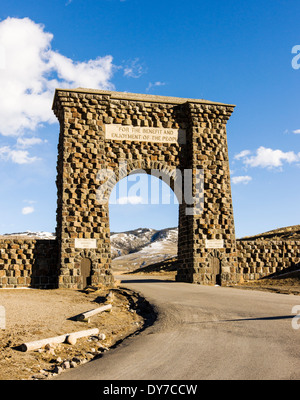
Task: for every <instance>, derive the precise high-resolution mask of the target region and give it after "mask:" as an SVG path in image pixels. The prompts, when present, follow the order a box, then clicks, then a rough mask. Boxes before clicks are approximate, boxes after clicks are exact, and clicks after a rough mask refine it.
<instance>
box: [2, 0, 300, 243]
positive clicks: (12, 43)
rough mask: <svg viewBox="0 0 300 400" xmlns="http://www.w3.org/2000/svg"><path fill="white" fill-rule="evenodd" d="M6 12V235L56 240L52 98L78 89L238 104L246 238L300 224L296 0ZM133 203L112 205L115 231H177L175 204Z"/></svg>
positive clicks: (236, 195) (236, 165) (232, 147)
mask: <svg viewBox="0 0 300 400" xmlns="http://www.w3.org/2000/svg"><path fill="white" fill-rule="evenodd" d="M1 3H2V4H1V10H0V88H1V90H0V179H1V186H0V187H1V189H0V190H1V192H0V194H1V196H0V233H9V232H20V231H24V230H32V231H36V230H39V231H42V230H43V231H54V229H55V224H56V222H55V214H56V186H55V179H56V157H57V142H58V131H59V126H58V123H57V121H56V119H55V117H54V116H53V113H52V111H51V105H52V99H53V94H54V89H55V87H69V88H75V87H79V86H81V87H91V88H100V89H112V90H116V91H127V92H133V93H149V94H157V95H165V96H177V97H187V98H197V99H198V98H204V99H207V100H212V101H220V102H225V103H230V104H236V106H237V107H236V109H235V112H234V113H233V115H232V117H231V119H230V121H229V123H228V147H229V157H230V168H231V177H232V196H233V206H234V216H235V225H236V234H237V237H241V236H245V235H251V234H256V233H260V232H263V231H266V230H269V229H273V228H277V227H282V226H288V225H295V224H299V223H300V222H299V219H300V218H299V217H300V212H299V200H300V185H299V174H300V118H299V115H300V102H299V93H300V68H298V67H300V57H299V54H300V25H299V17H300V3H299V1H298V0H288V1H283V0H272V1H271V0H270V1H269V0H261V1H257V0H252V1H251V2H245V1H240V2H238V1H236V0H235V1H233V0H227V1H225V0H224V1H223V0H218V1H216V0H212V1H209V2H208V1H201V0H189V1H186V2H182V1H178V0H172V1H169V0H160V1H157V0H152V1H148V0H123V1H120V0H98V1H95V0H93V1H90V0H72V1H68V0H51V1H47V0H45V1H33V0H31V1H30V0H28V1H26V2H24V1H13V0H12V1H10V2H1ZM297 46H299V47H297ZM136 197H141V196H139V195H137V196H136ZM133 202H135V203H136V204H127V205H126V204H125V205H124V204H114V205H111V206H110V219H111V230H112V231H122V230H127V229H133V228H138V227H153V228H156V229H159V228H163V227H168V226H176V224H177V218H178V215H177V213H178V205H177V204H167V205H166V204H162V205H151V206H150V205H147V204H139V203H140V201H139V200H138V199H136V198H133Z"/></svg>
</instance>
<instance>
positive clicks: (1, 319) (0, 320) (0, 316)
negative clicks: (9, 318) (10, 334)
mask: <svg viewBox="0 0 300 400" xmlns="http://www.w3.org/2000/svg"><path fill="white" fill-rule="evenodd" d="M0 329H6V319H5V308H4V306H0Z"/></svg>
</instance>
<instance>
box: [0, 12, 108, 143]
mask: <svg viewBox="0 0 300 400" xmlns="http://www.w3.org/2000/svg"><path fill="white" fill-rule="evenodd" d="M52 39H53V35H52V34H51V33H49V32H45V30H44V26H43V25H41V24H37V23H35V22H34V21H32V20H30V19H29V18H23V19H18V18H7V19H5V20H3V21H1V22H0V48H1V49H2V50H1V54H2V55H5V60H4V61H5V62H3V61H2V62H1V74H0V87H1V91H0V133H1V134H2V135H7V136H8V135H10V136H20V135H22V134H23V132H24V131H25V130H27V129H29V130H35V129H36V128H37V127H38V126H39V125H40V124H43V123H53V122H56V121H57V120H56V118H55V116H54V114H53V112H52V110H51V105H52V101H53V95H54V89H55V88H56V87H73V88H75V87H79V86H81V87H82V86H84V87H89V88H94V89H113V88H114V86H113V85H112V84H111V82H110V80H111V78H112V75H113V72H114V65H113V63H112V57H111V56H109V55H108V56H105V57H102V58H101V57H98V58H96V59H94V60H89V61H87V62H74V61H73V60H71V59H69V58H67V57H65V56H63V55H61V54H59V53H58V52H55V51H53V50H52V48H51V42H52ZM3 57H4V56H3ZM3 57H2V58H3Z"/></svg>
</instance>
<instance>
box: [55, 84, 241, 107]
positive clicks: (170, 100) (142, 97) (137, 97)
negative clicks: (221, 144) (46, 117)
mask: <svg viewBox="0 0 300 400" xmlns="http://www.w3.org/2000/svg"><path fill="white" fill-rule="evenodd" d="M58 92H66V93H68V92H71V93H85V94H95V95H97V94H98V95H105V96H109V97H110V98H111V99H115V100H132V101H143V102H150V103H167V104H184V103H198V104H206V105H219V106H225V107H236V106H235V105H234V104H226V103H220V102H215V101H210V100H204V99H190V98H181V97H171V96H158V95H152V94H139V93H128V92H115V91H111V90H98V89H85V88H76V89H59V88H57V89H55V95H54V100H53V105H52V109H53V107H54V103H55V100H56V95H57V93H58Z"/></svg>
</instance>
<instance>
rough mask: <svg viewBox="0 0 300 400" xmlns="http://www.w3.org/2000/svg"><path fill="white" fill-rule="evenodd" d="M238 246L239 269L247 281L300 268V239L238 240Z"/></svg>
mask: <svg viewBox="0 0 300 400" xmlns="http://www.w3.org/2000/svg"><path fill="white" fill-rule="evenodd" d="M236 246H237V255H238V266H239V271H240V273H241V276H242V277H243V279H244V280H246V281H248V280H253V279H259V278H262V277H264V276H268V275H270V274H273V273H276V272H279V271H281V270H283V269H285V268H290V267H296V266H299V268H300V240H261V239H257V240H237V241H236Z"/></svg>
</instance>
